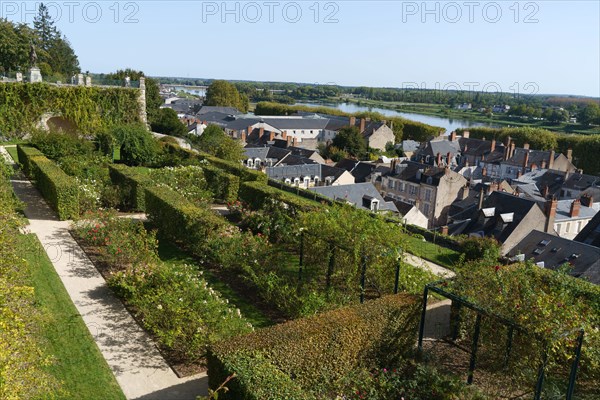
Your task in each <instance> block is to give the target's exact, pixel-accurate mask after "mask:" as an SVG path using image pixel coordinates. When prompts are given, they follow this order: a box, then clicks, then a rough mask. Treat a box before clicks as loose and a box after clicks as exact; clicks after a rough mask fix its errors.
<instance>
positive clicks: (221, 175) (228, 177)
mask: <svg viewBox="0 0 600 400" xmlns="http://www.w3.org/2000/svg"><path fill="white" fill-rule="evenodd" d="M202 170H203V171H204V177H205V178H206V182H207V183H208V187H209V189H210V191H211V192H212V193H213V194H214V196H215V199H217V200H220V201H223V202H225V203H230V202H234V201H235V200H237V197H238V192H239V190H240V178H239V177H237V176H235V175H232V174H229V173H227V172H225V171H223V170H221V169H219V168H217V167H214V166H212V165H203V166H202Z"/></svg>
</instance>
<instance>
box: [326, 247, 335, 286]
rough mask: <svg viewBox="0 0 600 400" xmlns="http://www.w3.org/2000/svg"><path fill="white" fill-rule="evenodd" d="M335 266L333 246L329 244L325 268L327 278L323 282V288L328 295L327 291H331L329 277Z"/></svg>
mask: <svg viewBox="0 0 600 400" xmlns="http://www.w3.org/2000/svg"><path fill="white" fill-rule="evenodd" d="M334 265H335V245H334V244H333V243H331V242H330V243H329V265H328V266H327V278H326V280H325V288H326V289H327V294H329V289H331V275H333V267H334Z"/></svg>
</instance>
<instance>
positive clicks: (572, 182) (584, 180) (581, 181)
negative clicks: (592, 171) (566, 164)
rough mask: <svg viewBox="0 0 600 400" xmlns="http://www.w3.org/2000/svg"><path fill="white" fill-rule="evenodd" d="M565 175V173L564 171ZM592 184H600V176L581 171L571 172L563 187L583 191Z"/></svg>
mask: <svg viewBox="0 0 600 400" xmlns="http://www.w3.org/2000/svg"><path fill="white" fill-rule="evenodd" d="M563 176H564V173H563ZM592 186H600V177H597V176H594V175H586V174H579V173H572V174H569V177H568V178H567V179H566V180H565V183H564V184H563V189H567V190H568V189H575V190H580V191H583V190H585V189H587V188H589V187H592Z"/></svg>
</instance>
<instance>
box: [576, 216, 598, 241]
mask: <svg viewBox="0 0 600 400" xmlns="http://www.w3.org/2000/svg"><path fill="white" fill-rule="evenodd" d="M575 241H577V242H580V243H585V244H589V245H592V246H597V247H600V213H597V214H596V215H595V216H594V218H592V220H591V221H589V222H588V223H587V224H586V226H584V227H583V229H582V230H581V232H579V233H578V234H577V236H576V237H575Z"/></svg>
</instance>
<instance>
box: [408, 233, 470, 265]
mask: <svg viewBox="0 0 600 400" xmlns="http://www.w3.org/2000/svg"><path fill="white" fill-rule="evenodd" d="M405 238H406V241H407V245H408V249H407V251H408V252H409V253H411V254H414V255H415V256H419V257H421V258H424V259H425V260H428V261H431V262H434V263H436V264H439V265H441V266H443V267H446V268H449V269H454V268H455V264H456V263H457V262H458V260H459V258H460V253H459V252H457V251H454V250H451V249H448V248H446V247H442V246H440V245H437V244H435V243H431V242H427V241H425V242H424V241H423V240H422V239H419V238H416V237H414V236H411V235H406V236H405Z"/></svg>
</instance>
